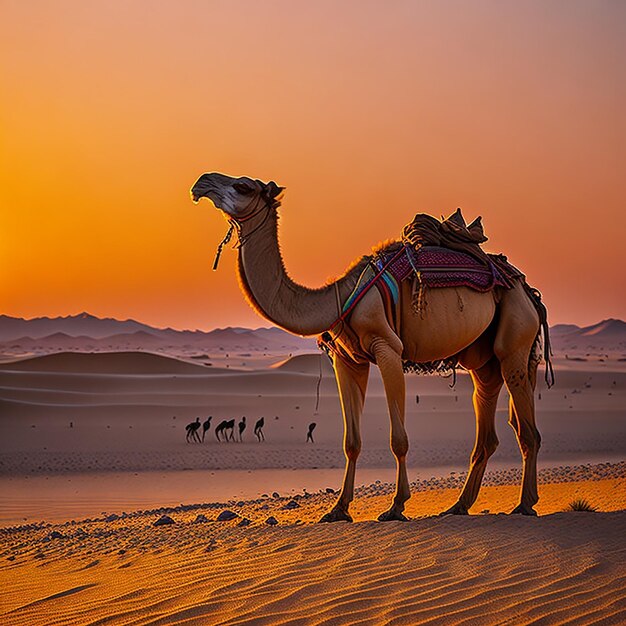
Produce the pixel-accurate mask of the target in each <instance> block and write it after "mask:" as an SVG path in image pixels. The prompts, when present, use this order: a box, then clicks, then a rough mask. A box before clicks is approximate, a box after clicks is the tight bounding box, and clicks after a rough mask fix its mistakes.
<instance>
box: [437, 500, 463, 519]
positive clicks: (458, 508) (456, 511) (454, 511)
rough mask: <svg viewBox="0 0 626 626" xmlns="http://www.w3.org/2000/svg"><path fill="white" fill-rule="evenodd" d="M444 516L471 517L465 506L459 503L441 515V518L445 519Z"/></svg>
mask: <svg viewBox="0 0 626 626" xmlns="http://www.w3.org/2000/svg"><path fill="white" fill-rule="evenodd" d="M444 515H469V511H468V510H467V508H466V507H465V506H464V505H462V504H461V503H460V502H457V503H456V504H453V505H452V506H451V507H450V508H449V509H448V510H447V511H443V513H439V517H443V516H444Z"/></svg>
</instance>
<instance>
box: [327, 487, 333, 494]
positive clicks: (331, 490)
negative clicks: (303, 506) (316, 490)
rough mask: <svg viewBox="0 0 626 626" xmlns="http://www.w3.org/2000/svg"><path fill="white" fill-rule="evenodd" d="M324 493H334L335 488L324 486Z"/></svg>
mask: <svg viewBox="0 0 626 626" xmlns="http://www.w3.org/2000/svg"><path fill="white" fill-rule="evenodd" d="M326 493H335V490H334V489H331V488H330V487H326Z"/></svg>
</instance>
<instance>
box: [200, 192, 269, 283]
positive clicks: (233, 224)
mask: <svg viewBox="0 0 626 626" xmlns="http://www.w3.org/2000/svg"><path fill="white" fill-rule="evenodd" d="M259 198H260V200H262V201H263V204H262V205H261V206H260V207H259V206H258V202H257V206H256V207H255V208H254V210H253V211H251V212H250V213H249V214H248V215H244V216H242V217H238V218H235V217H233V216H232V215H228V222H229V224H230V225H229V227H228V232H227V233H226V235H225V236H224V239H222V241H221V242H220V243H219V245H218V246H217V251H216V253H215V261H213V271H216V270H217V266H218V264H219V262H220V256H221V255H222V250H223V248H224V246H225V245H226V244H228V243H229V242H230V240H231V239H232V237H233V233H234V231H235V229H237V240H238V243H237V244H236V245H235V246H233V247H235V248H241V247H243V245H244V244H245V243H246V242H247V241H248V240H249V239H250V237H251V236H252V235H253V234H254V233H256V231H257V230H259V229H260V228H261V227H262V226H263V225H264V224H265V222H267V219H268V217H269V215H270V213H271V212H272V211H271V208H272V201H271V199H268V198H267V197H266V195H265V190H263V191H262V192H261V194H260V196H259ZM262 211H265V215H264V216H263V219H262V220H261V221H260V222H259V224H258V225H257V226H255V227H254V228H253V229H252V230H251V231H250V232H249V233H248V234H247V235H246V236H245V237H242V236H241V225H242V224H243V223H244V222H247V221H249V220H251V219H252V218H253V217H256V216H257V215H259V214H260V213H261V212H262Z"/></svg>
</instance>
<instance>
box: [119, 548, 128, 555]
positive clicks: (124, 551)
mask: <svg viewBox="0 0 626 626" xmlns="http://www.w3.org/2000/svg"><path fill="white" fill-rule="evenodd" d="M117 553H118V554H126V550H124V548H122V549H121V550H118V551H117Z"/></svg>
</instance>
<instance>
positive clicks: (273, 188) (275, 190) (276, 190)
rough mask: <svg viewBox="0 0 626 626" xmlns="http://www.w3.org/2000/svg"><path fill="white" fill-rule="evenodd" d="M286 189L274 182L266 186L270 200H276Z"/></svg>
mask: <svg viewBox="0 0 626 626" xmlns="http://www.w3.org/2000/svg"><path fill="white" fill-rule="evenodd" d="M284 189H285V188H284V187H279V186H278V185H277V184H276V183H275V182H274V181H273V180H270V182H269V183H267V185H265V193H266V194H267V196H268V198H270V200H273V199H274V198H276V196H278V194H280V192H281V191H284Z"/></svg>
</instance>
